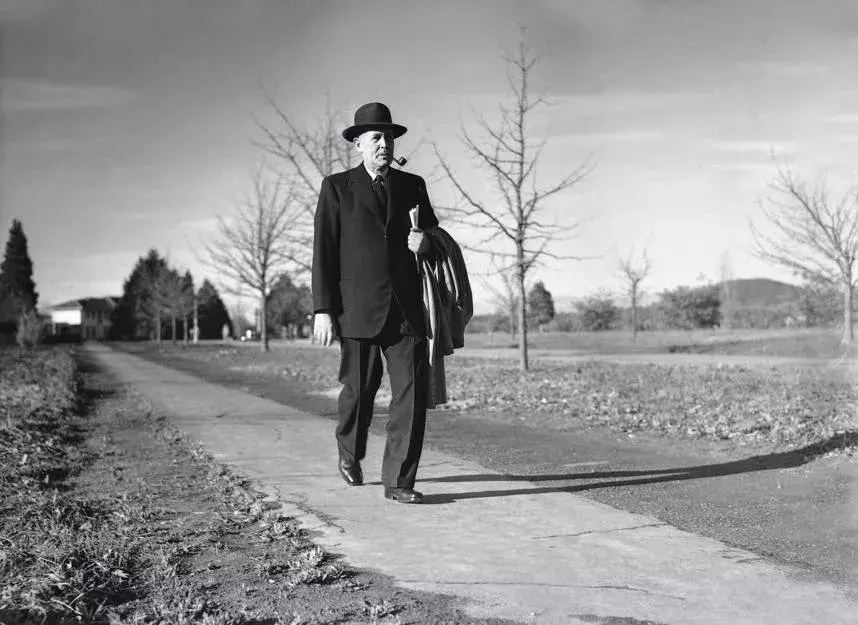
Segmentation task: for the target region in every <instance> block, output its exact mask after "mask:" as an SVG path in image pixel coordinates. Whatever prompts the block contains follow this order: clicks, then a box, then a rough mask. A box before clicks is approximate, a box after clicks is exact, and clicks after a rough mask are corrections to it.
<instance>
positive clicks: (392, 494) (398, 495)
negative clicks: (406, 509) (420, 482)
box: [384, 486, 423, 503]
mask: <svg viewBox="0 0 858 625" xmlns="http://www.w3.org/2000/svg"><path fill="white" fill-rule="evenodd" d="M384 496H385V497H386V498H387V499H392V500H393V501H398V502H399V503H423V493H418V492H417V491H416V490H414V489H413V488H391V487H389V486H385V487H384Z"/></svg>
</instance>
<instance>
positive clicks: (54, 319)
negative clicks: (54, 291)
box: [47, 297, 120, 341]
mask: <svg viewBox="0 0 858 625" xmlns="http://www.w3.org/2000/svg"><path fill="white" fill-rule="evenodd" d="M119 299H120V298H118V297H84V298H82V299H73V300H70V301H68V302H63V303H62V304H57V305H56V306H51V307H50V308H49V309H48V313H49V314H50V321H49V322H48V327H47V331H48V334H53V335H60V336H66V335H75V336H79V337H80V338H82V339H84V340H96V341H102V340H104V339H106V338H107V335H108V333H109V331H110V325H111V322H110V317H111V315H112V313H113V310H114V309H115V308H116V305H117V304H118V303H119Z"/></svg>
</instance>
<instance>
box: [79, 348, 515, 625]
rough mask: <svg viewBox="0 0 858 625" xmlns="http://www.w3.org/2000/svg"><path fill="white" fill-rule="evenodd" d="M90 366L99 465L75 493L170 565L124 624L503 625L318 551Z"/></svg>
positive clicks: (129, 607) (155, 576) (127, 607)
mask: <svg viewBox="0 0 858 625" xmlns="http://www.w3.org/2000/svg"><path fill="white" fill-rule="evenodd" d="M84 365H85V369H86V374H85V384H86V388H87V391H88V393H89V395H90V396H91V397H94V398H95V401H94V402H93V404H92V409H91V414H90V415H89V416H90V421H89V422H90V429H89V438H88V443H87V444H88V445H89V446H90V447H91V448H92V450H93V451H94V457H95V460H94V462H93V463H92V464H90V465H89V466H88V467H87V468H86V469H85V470H84V471H83V472H82V473H81V474H80V475H79V476H78V477H77V478H76V479H75V480H74V482H73V484H72V487H73V488H74V489H75V490H76V491H77V494H79V495H80V496H81V497H82V498H85V499H104V500H111V501H121V502H123V504H124V505H123V506H122V507H121V510H123V511H124V512H122V513H121V514H126V515H127V516H128V517H129V518H128V519H127V521H128V522H129V524H130V526H129V527H131V528H136V529H134V531H135V534H136V536H137V537H138V538H142V539H143V541H144V546H145V548H144V552H146V553H148V554H159V556H158V557H161V558H163V559H164V562H163V563H162V565H161V566H155V567H154V568H152V569H150V571H149V575H150V577H151V578H152V579H148V580H136V581H137V582H138V586H139V587H145V588H148V589H149V591H148V592H147V593H144V594H141V595H139V596H137V597H136V598H135V597H134V596H130V597H129V598H128V601H126V602H124V603H120V604H119V605H118V606H116V607H114V611H115V612H116V614H117V616H118V617H119V618H121V619H122V621H121V622H135V623H137V622H151V623H155V622H163V623H179V622H205V623H259V624H262V623H271V624H274V623H289V624H291V625H299V624H310V623H325V624H335V623H337V624H345V623H379V624H384V623H390V624H393V623H400V624H405V623H423V624H438V625H440V624H448V623H449V624H453V623H456V624H474V625H476V624H478V623H485V624H489V623H498V624H500V623H504V622H506V621H498V620H479V619H473V618H471V617H468V616H467V615H465V614H464V613H463V612H461V611H460V609H459V608H460V606H458V605H457V604H456V603H455V602H454V601H453V600H452V599H450V598H448V597H445V596H441V595H435V594H430V593H418V592H411V591H407V592H406V591H403V590H401V589H399V588H397V587H396V586H395V585H394V583H393V582H392V580H391V579H389V578H387V577H385V576H382V575H379V574H376V573H374V572H372V571H360V570H354V569H352V568H350V567H349V566H348V564H347V563H342V562H339V561H338V560H337V559H336V557H334V556H331V555H330V554H325V553H323V552H321V550H319V549H318V548H316V547H315V546H314V545H312V542H311V541H310V539H309V537H307V536H306V535H304V534H302V533H301V531H300V530H299V529H298V528H297V525H295V524H294V523H292V521H291V520H290V519H288V518H283V517H282V516H279V515H278V514H277V512H276V509H275V508H276V505H275V504H273V503H272V504H266V502H264V501H262V500H261V499H260V498H261V495H259V494H258V493H255V492H254V491H253V489H252V485H249V484H247V483H244V482H243V481H242V480H241V479H240V478H239V477H237V476H235V475H233V474H232V473H230V472H229V471H228V470H227V469H226V468H225V467H221V466H218V465H216V464H215V463H213V462H212V461H211V460H210V459H209V458H208V457H206V456H205V455H204V453H202V452H201V450H199V449H194V448H192V447H191V446H189V445H188V443H187V442H186V441H185V440H184V439H183V438H182V436H181V435H180V434H179V433H178V432H177V431H176V430H175V429H174V428H172V427H171V426H170V424H169V420H168V419H166V418H164V417H162V416H159V415H156V414H152V412H151V411H150V407H149V406H148V405H147V404H146V403H145V401H144V400H143V399H142V398H141V397H139V396H137V395H135V394H133V393H132V392H130V391H129V390H128V389H127V388H123V387H121V386H120V385H119V384H117V382H116V381H114V380H112V379H111V378H110V377H109V376H108V375H107V374H105V373H104V372H101V371H98V370H97V369H95V367H94V365H93V363H92V362H85V363H84ZM135 522H136V526H135ZM415 557H420V556H419V554H415Z"/></svg>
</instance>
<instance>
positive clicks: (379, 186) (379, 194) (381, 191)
mask: <svg viewBox="0 0 858 625" xmlns="http://www.w3.org/2000/svg"><path fill="white" fill-rule="evenodd" d="M372 188H373V190H374V191H375V197H376V198H378V202H379V204H380V205H381V208H382V209H383V210H384V212H385V213H387V191H386V190H385V188H384V178H383V177H382V176H376V177H375V180H373V181H372Z"/></svg>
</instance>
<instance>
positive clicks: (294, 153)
mask: <svg viewBox="0 0 858 625" xmlns="http://www.w3.org/2000/svg"><path fill="white" fill-rule="evenodd" d="M263 96H264V97H265V99H266V101H267V103H268V105H269V107H270V109H271V110H272V112H273V113H274V120H275V121H274V122H271V123H266V122H264V121H262V120H260V119H258V118H257V119H256V125H257V127H258V128H259V130H260V131H261V133H262V135H263V137H264V138H263V139H262V140H261V141H257V142H255V143H256V145H257V146H258V147H259V148H261V149H262V150H263V151H265V152H266V153H267V154H269V155H271V156H273V157H274V164H272V165H271V167H272V168H273V169H274V170H275V171H276V173H277V175H279V176H280V177H282V178H283V179H286V180H289V181H290V183H291V186H292V202H293V203H294V205H295V207H296V210H295V211H294V213H293V215H292V217H293V220H292V224H291V226H290V233H291V237H292V242H293V243H292V245H291V246H290V249H289V255H290V258H289V260H290V261H291V263H292V264H293V265H294V267H295V269H296V270H297V271H298V272H299V273H301V272H309V271H310V270H311V268H312V252H313V215H314V214H315V212H316V204H317V202H318V198H319V189H320V188H321V186H322V179H323V178H324V177H326V176H329V175H331V174H333V173H336V172H338V171H342V170H344V169H349V168H351V167H354V165H355V163H356V161H357V155H356V151H355V149H354V146H353V145H351V144H350V143H348V142H347V141H345V140H344V139H343V137H342V135H341V134H340V131H341V130H342V128H345V127H346V126H349V125H350V122H349V121H348V118H347V117H346V116H345V115H344V114H343V113H342V112H339V111H333V110H332V109H331V106H330V102H326V106H325V114H324V116H323V117H322V119H321V120H320V122H319V124H318V127H317V128H316V129H315V130H306V129H304V128H302V127H301V126H300V125H298V124H297V122H296V121H295V120H294V118H292V117H291V116H290V115H289V114H288V113H287V112H286V111H285V110H284V109H283V108H281V107H280V105H278V104H277V102H276V101H275V99H274V96H273V95H271V94H270V93H269V92H268V91H266V90H264V89H263Z"/></svg>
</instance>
